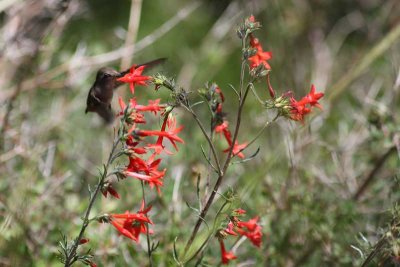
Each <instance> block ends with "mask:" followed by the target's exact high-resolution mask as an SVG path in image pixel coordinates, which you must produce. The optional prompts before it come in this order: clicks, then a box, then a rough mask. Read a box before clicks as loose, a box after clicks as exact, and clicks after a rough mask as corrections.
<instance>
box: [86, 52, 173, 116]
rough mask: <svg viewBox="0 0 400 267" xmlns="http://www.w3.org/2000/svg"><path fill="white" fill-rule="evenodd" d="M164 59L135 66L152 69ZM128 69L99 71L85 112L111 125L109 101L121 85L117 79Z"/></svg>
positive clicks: (103, 69)
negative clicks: (93, 113) (97, 116)
mask: <svg viewBox="0 0 400 267" xmlns="http://www.w3.org/2000/svg"><path fill="white" fill-rule="evenodd" d="M165 60H166V59H165V58H159V59H156V60H153V61H150V62H147V63H144V64H140V65H136V66H135V68H138V67H140V66H144V65H145V66H146V67H152V66H155V65H158V64H160V63H162V62H164V61H165ZM129 71H130V69H128V70H125V71H122V72H119V71H116V70H114V69H112V68H108V67H104V68H101V69H99V71H98V72H97V75H96V80H95V81H94V84H93V85H92V87H91V88H90V90H89V94H88V97H87V100H86V110H85V113H88V112H96V113H97V114H99V116H100V117H102V118H103V119H104V121H105V122H106V123H111V122H112V121H113V120H114V117H115V116H114V112H113V111H112V108H111V101H112V98H113V95H114V90H115V89H116V88H118V86H120V85H122V83H121V82H118V81H117V79H118V78H120V77H123V76H124V75H125V74H127V73H129Z"/></svg>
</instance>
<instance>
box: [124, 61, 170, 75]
mask: <svg viewBox="0 0 400 267" xmlns="http://www.w3.org/2000/svg"><path fill="white" fill-rule="evenodd" d="M165 61H167V58H165V57H162V58H157V59H155V60H152V61H149V62H146V63H142V64H139V65H133V66H134V67H135V68H139V67H141V66H146V68H145V70H147V69H149V68H153V67H155V66H157V65H160V64H162V63H164V62H165ZM130 70H131V68H129V69H127V70H124V71H121V76H120V77H122V76H124V75H125V74H128V73H129V72H130Z"/></svg>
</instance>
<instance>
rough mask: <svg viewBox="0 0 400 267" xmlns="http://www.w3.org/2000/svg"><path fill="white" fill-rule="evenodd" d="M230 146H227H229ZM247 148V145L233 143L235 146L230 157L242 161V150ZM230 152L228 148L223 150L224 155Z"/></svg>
mask: <svg viewBox="0 0 400 267" xmlns="http://www.w3.org/2000/svg"><path fill="white" fill-rule="evenodd" d="M231 145H232V144H230V145H229V146H231ZM246 147H247V143H243V144H239V143H238V142H235V145H234V146H233V149H232V155H233V156H238V157H239V158H241V159H244V154H243V153H242V152H241V151H242V150H243V149H245V148H246ZM229 150H230V147H228V148H227V149H225V150H224V153H228V152H229Z"/></svg>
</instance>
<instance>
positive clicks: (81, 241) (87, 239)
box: [79, 238, 90, 245]
mask: <svg viewBox="0 0 400 267" xmlns="http://www.w3.org/2000/svg"><path fill="white" fill-rule="evenodd" d="M89 241H90V240H89V238H81V240H79V245H83V244H86V243H88V242H89Z"/></svg>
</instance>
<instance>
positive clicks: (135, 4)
mask: <svg viewBox="0 0 400 267" xmlns="http://www.w3.org/2000/svg"><path fill="white" fill-rule="evenodd" d="M141 11H142V0H132V3H131V11H130V16H129V24H128V31H127V33H126V39H125V47H127V46H129V45H131V44H132V53H130V54H128V55H126V56H125V57H122V59H121V66H120V69H121V70H124V69H126V68H128V67H129V66H130V64H131V62H132V57H133V54H134V52H135V42H136V37H137V33H138V30H139V24H140V14H141Z"/></svg>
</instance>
